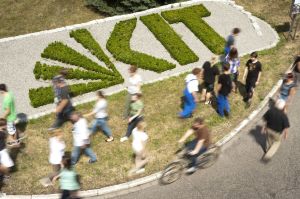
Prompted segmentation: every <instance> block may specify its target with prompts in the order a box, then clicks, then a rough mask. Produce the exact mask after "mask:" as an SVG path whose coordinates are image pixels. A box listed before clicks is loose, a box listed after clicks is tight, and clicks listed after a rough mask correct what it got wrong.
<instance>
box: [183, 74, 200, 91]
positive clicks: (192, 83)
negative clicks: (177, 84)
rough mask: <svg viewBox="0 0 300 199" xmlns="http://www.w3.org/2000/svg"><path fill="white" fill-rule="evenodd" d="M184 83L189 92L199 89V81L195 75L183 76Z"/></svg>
mask: <svg viewBox="0 0 300 199" xmlns="http://www.w3.org/2000/svg"><path fill="white" fill-rule="evenodd" d="M185 83H186V85H187V89H188V91H189V93H193V92H198V91H199V88H198V85H199V81H198V79H197V77H196V75H193V74H188V75H187V76H186V78H185Z"/></svg>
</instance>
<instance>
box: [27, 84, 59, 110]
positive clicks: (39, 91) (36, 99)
mask: <svg viewBox="0 0 300 199" xmlns="http://www.w3.org/2000/svg"><path fill="white" fill-rule="evenodd" d="M29 99H30V103H31V105H32V106H33V107H34V108H36V107H39V106H42V105H46V104H51V103H53V102H54V93H53V89H52V87H40V88H33V89H29Z"/></svg>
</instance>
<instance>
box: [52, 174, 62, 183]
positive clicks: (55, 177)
mask: <svg viewBox="0 0 300 199" xmlns="http://www.w3.org/2000/svg"><path fill="white" fill-rule="evenodd" d="M59 177H60V174H58V175H57V176H54V177H53V178H52V184H54V183H55V181H56V180H57V179H58V178H59Z"/></svg>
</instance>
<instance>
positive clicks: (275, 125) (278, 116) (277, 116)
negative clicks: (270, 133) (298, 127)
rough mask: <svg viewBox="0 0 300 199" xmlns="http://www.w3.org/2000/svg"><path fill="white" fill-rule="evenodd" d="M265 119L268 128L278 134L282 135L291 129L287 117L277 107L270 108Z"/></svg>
mask: <svg viewBox="0 0 300 199" xmlns="http://www.w3.org/2000/svg"><path fill="white" fill-rule="evenodd" d="M263 118H264V120H265V121H266V122H267V127H268V128H269V129H272V130H274V131H276V132H279V133H282V131H283V130H284V129H286V128H289V127H290V123H289V119H288V117H287V115H286V114H285V113H284V112H283V111H281V110H279V109H277V108H275V107H272V108H270V109H269V110H268V111H267V112H266V113H265V114H264V116H263Z"/></svg>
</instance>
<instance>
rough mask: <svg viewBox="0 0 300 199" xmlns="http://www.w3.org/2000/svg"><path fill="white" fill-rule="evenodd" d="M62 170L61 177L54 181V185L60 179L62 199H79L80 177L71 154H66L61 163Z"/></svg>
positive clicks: (58, 176) (56, 177)
mask: <svg viewBox="0 0 300 199" xmlns="http://www.w3.org/2000/svg"><path fill="white" fill-rule="evenodd" d="M61 167H62V170H61V171H60V173H59V175H57V176H55V177H54V178H53V180H52V182H53V184H54V183H55V181H56V180H57V179H59V184H60V190H61V199H79V197H78V190H79V189H80V183H79V177H78V174H77V173H76V171H75V170H74V168H73V167H72V160H71V157H70V155H69V153H66V155H64V157H63V158H62V162H61Z"/></svg>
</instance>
